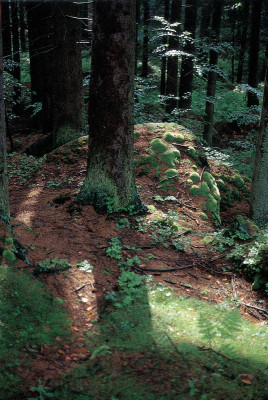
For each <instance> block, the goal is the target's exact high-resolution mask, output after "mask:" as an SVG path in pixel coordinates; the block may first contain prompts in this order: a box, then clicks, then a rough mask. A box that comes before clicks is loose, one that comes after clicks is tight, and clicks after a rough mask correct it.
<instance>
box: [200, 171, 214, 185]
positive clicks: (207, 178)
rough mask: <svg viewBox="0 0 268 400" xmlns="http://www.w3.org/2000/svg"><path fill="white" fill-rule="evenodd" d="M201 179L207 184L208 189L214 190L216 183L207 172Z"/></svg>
mask: <svg viewBox="0 0 268 400" xmlns="http://www.w3.org/2000/svg"><path fill="white" fill-rule="evenodd" d="M203 179H204V181H205V182H207V184H208V186H209V188H210V189H213V188H214V186H215V184H216V181H215V179H214V177H213V176H212V175H211V174H210V173H209V172H208V171H205V172H204V173H203Z"/></svg>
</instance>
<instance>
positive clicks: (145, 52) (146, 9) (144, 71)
mask: <svg viewBox="0 0 268 400" xmlns="http://www.w3.org/2000/svg"><path fill="white" fill-rule="evenodd" d="M149 18H150V4H149V0H143V46H142V67H141V76H143V77H146V76H148V72H149V70H148V57H149Z"/></svg>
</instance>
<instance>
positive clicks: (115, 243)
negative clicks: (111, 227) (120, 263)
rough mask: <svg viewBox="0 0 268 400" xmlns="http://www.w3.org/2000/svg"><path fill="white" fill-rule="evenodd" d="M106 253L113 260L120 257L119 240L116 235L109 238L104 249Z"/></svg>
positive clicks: (120, 247)
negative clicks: (107, 245)
mask: <svg viewBox="0 0 268 400" xmlns="http://www.w3.org/2000/svg"><path fill="white" fill-rule="evenodd" d="M106 255H107V256H108V257H110V258H114V259H115V260H121V259H122V246H121V240H120V239H119V238H117V237H115V238H112V239H110V243H109V247H108V248H107V249H106Z"/></svg>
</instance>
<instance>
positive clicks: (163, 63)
mask: <svg viewBox="0 0 268 400" xmlns="http://www.w3.org/2000/svg"><path fill="white" fill-rule="evenodd" d="M164 19H165V21H167V22H168V21H169V0H165V8H164ZM162 42H163V45H165V51H166V45H167V43H168V39H167V35H165V34H163V40H162ZM166 69H167V57H165V56H163V57H162V59H161V83H160V94H161V95H162V96H164V95H165V94H166Z"/></svg>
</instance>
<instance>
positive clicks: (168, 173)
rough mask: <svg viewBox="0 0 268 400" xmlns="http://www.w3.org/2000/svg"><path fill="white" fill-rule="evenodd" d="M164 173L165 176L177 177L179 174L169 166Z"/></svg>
mask: <svg viewBox="0 0 268 400" xmlns="http://www.w3.org/2000/svg"><path fill="white" fill-rule="evenodd" d="M165 175H166V177H167V178H171V177H178V176H179V172H178V171H177V170H176V169H174V168H170V169H167V170H166V172H165Z"/></svg>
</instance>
